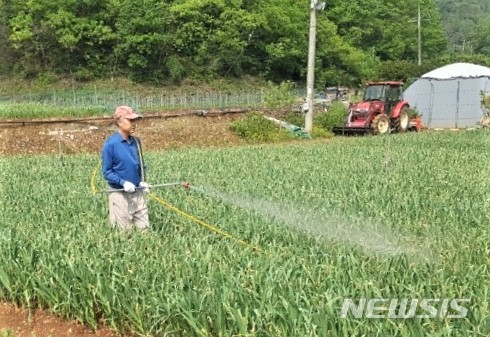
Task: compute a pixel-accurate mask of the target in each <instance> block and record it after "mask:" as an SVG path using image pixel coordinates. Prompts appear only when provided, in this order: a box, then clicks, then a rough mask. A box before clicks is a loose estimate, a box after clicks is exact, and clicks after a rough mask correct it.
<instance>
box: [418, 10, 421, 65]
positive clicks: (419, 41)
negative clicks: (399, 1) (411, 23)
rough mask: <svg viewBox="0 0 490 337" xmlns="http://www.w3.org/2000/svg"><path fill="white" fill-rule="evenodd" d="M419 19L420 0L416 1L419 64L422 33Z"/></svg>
mask: <svg viewBox="0 0 490 337" xmlns="http://www.w3.org/2000/svg"><path fill="white" fill-rule="evenodd" d="M420 21H421V19H420V1H419V3H418V13H417V29H418V45H419V47H418V54H419V65H421V64H422V34H421V25H422V24H421V22H420Z"/></svg>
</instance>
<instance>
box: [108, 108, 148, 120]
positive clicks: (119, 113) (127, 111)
mask: <svg viewBox="0 0 490 337" xmlns="http://www.w3.org/2000/svg"><path fill="white" fill-rule="evenodd" d="M121 117H124V118H126V119H136V118H141V117H142V116H140V115H138V114H137V113H135V112H134V111H133V108H131V107H129V106H127V105H122V106H118V107H117V108H116V112H114V119H119V118H121Z"/></svg>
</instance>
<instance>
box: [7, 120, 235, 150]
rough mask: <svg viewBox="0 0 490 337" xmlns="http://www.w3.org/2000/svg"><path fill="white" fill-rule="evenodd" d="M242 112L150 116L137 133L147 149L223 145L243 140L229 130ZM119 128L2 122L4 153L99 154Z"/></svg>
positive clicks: (102, 124) (99, 123) (101, 123)
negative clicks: (214, 114)
mask: <svg viewBox="0 0 490 337" xmlns="http://www.w3.org/2000/svg"><path fill="white" fill-rule="evenodd" d="M241 117H243V115H242V114H229V115H220V116H211V117H210V116H208V117H199V116H185V117H178V118H165V119H163V118H148V119H144V120H142V121H140V122H139V123H138V127H137V130H136V136H138V137H140V138H141V139H142V141H143V147H144V150H150V151H151V150H166V149H175V148H182V147H223V146H233V145H239V144H241V143H242V142H243V141H242V140H241V139H240V138H238V137H237V136H236V135H234V134H233V133H232V132H231V131H230V130H229V125H230V123H231V122H233V121H235V120H237V119H239V118H241ZM114 130H115V128H114V126H113V124H112V121H110V120H104V121H87V122H83V123H81V122H77V123H45V124H25V125H21V124H12V125H6V124H1V120H0V155H15V154H57V153H63V154H75V153H97V152H98V151H100V149H101V147H102V143H103V142H104V140H105V139H106V138H107V136H109V135H110V134H111V133H113V132H114Z"/></svg>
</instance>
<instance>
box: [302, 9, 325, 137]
mask: <svg viewBox="0 0 490 337" xmlns="http://www.w3.org/2000/svg"><path fill="white" fill-rule="evenodd" d="M324 8H325V3H324V2H318V0H311V3H310V35H309V42H308V69H307V71H308V73H307V78H306V101H307V102H308V112H307V113H306V116H305V131H306V132H311V129H312V128H313V97H314V92H315V91H314V89H315V88H314V87H315V52H316V51H315V48H316V11H317V10H323V9H324Z"/></svg>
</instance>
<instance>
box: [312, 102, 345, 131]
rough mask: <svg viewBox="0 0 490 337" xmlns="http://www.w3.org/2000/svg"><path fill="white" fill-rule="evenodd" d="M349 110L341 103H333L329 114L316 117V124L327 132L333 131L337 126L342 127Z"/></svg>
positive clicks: (324, 113) (325, 113)
mask: <svg viewBox="0 0 490 337" xmlns="http://www.w3.org/2000/svg"><path fill="white" fill-rule="evenodd" d="M346 114H347V108H346V107H345V105H344V104H343V103H341V102H333V103H332V105H331V106H330V108H329V109H328V111H327V112H323V113H320V114H318V115H316V116H315V119H314V123H313V124H316V125H317V126H320V127H322V128H324V129H325V130H328V131H332V129H333V128H334V127H335V126H339V125H342V124H343V122H344V119H345V115H346Z"/></svg>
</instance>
